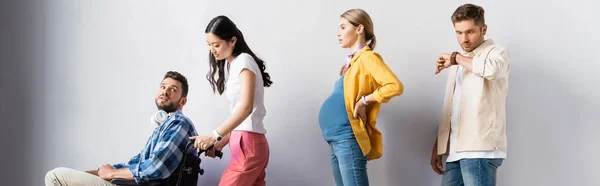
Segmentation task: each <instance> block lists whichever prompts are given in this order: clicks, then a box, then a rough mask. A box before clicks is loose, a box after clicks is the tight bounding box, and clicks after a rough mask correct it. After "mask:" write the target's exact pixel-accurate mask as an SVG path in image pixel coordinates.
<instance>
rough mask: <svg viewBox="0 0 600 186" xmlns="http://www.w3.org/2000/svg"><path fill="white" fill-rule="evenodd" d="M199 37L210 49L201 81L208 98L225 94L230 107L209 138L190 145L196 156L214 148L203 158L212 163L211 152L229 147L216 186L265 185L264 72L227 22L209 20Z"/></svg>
mask: <svg viewBox="0 0 600 186" xmlns="http://www.w3.org/2000/svg"><path fill="white" fill-rule="evenodd" d="M205 33H206V41H207V43H208V46H209V47H210V52H209V61H210V72H209V73H208V74H207V75H206V78H207V79H208V81H209V83H210V84H211V86H212V89H213V92H215V93H219V94H220V95H222V94H223V93H225V95H226V96H227V99H229V101H230V102H231V105H230V107H229V108H230V111H231V116H229V118H228V119H227V120H225V122H223V123H222V124H221V125H219V127H217V128H216V129H214V130H213V132H212V133H211V134H209V135H206V136H196V137H192V138H194V139H196V141H195V144H194V145H195V147H197V148H199V149H202V150H204V149H207V148H208V147H210V146H211V145H214V147H215V148H213V151H210V152H208V153H207V155H208V156H212V157H214V150H221V149H222V148H223V147H224V146H225V145H227V144H229V149H230V153H231V161H230V162H229V165H228V167H227V169H225V171H224V172H223V176H222V177H221V181H220V183H219V185H220V186H233V185H265V184H266V183H265V176H266V173H265V169H266V167H267V164H268V161H269V145H268V143H267V138H266V137H265V133H266V132H267V130H266V129H265V127H264V124H263V118H264V117H265V114H266V109H265V105H264V87H269V86H270V85H271V84H272V83H273V82H272V81H271V77H270V76H269V74H268V73H267V72H265V68H266V67H265V62H264V61H263V60H262V59H259V58H258V57H257V56H256V55H255V54H254V52H252V50H250V48H249V47H248V44H247V43H246V41H245V40H244V36H243V35H242V32H241V31H240V30H239V29H238V28H237V26H236V25H235V24H234V23H233V21H231V20H230V19H229V18H227V17H226V16H218V17H215V18H214V19H212V20H211V21H210V23H208V26H207V27H206V30H205ZM225 71H227V73H225ZM226 75H227V78H226V77H225V76H226Z"/></svg>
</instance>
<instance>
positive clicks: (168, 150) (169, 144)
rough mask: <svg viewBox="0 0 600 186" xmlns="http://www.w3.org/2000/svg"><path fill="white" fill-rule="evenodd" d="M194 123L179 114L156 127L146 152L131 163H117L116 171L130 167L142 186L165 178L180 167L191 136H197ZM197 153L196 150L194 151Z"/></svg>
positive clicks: (178, 112) (143, 151)
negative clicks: (147, 182)
mask: <svg viewBox="0 0 600 186" xmlns="http://www.w3.org/2000/svg"><path fill="white" fill-rule="evenodd" d="M197 135H198V134H197V133H196V129H195V128H194V125H193V124H192V122H191V121H190V120H189V119H188V118H187V117H185V116H184V115H183V113H182V112H181V111H179V110H178V111H177V112H176V113H174V114H173V115H172V116H170V117H169V118H168V119H167V120H166V121H165V122H164V123H163V124H161V125H160V126H158V127H156V129H154V132H153V133H152V135H151V136H150V139H148V141H147V142H146V146H145V147H144V149H142V151H141V152H140V153H139V154H137V155H135V156H134V157H133V158H131V159H130V160H129V162H127V163H121V164H115V165H113V167H114V168H115V169H120V168H129V170H130V171H131V173H132V174H133V179H134V180H135V182H137V183H138V184H141V183H144V182H146V181H149V180H157V179H165V178H167V177H169V176H170V175H171V173H173V172H174V171H175V169H176V168H177V166H179V163H180V162H181V160H182V158H183V156H184V154H185V152H186V151H185V149H184V148H185V145H187V143H188V142H189V141H190V140H189V137H191V136H197ZM194 152H195V151H194Z"/></svg>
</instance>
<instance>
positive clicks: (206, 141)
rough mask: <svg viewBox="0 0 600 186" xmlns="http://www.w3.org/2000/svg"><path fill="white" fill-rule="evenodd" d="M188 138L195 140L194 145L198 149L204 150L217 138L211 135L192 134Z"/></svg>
mask: <svg viewBox="0 0 600 186" xmlns="http://www.w3.org/2000/svg"><path fill="white" fill-rule="evenodd" d="M190 139H193V140H196V141H195V142H194V147H196V148H197V149H200V150H206V149H208V147H210V146H211V145H214V144H215V142H217V139H216V138H215V137H214V136H212V135H208V136H192V137H190Z"/></svg>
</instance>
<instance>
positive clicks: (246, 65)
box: [225, 53, 267, 134]
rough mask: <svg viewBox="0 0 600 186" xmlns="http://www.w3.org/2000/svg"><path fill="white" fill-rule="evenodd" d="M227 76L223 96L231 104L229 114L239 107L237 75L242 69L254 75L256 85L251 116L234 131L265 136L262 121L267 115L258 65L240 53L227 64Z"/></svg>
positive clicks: (265, 131)
mask: <svg viewBox="0 0 600 186" xmlns="http://www.w3.org/2000/svg"><path fill="white" fill-rule="evenodd" d="M229 65H230V66H229V75H228V78H227V83H226V84H225V86H226V90H225V95H226V96H227V99H229V101H230V102H231V105H230V106H229V110H230V111H231V113H233V112H235V110H237V109H238V107H239V106H240V105H239V103H240V93H241V89H240V88H241V87H240V78H239V75H240V73H241V72H242V70H244V69H248V70H250V71H251V72H253V73H254V75H256V85H255V89H254V91H255V93H254V106H253V107H252V114H250V116H248V118H246V119H245V120H244V121H243V122H242V123H241V124H240V125H239V126H238V127H236V128H235V129H234V130H242V131H250V132H256V133H261V134H265V133H267V129H265V126H264V124H263V119H264V118H265V115H266V114H267V110H266V109H265V104H264V87H263V79H262V73H261V72H260V68H259V67H258V64H256V62H255V61H254V58H252V56H250V55H249V54H247V53H241V54H240V55H238V56H237V57H236V58H234V59H233V61H232V62H231V63H230V64H229Z"/></svg>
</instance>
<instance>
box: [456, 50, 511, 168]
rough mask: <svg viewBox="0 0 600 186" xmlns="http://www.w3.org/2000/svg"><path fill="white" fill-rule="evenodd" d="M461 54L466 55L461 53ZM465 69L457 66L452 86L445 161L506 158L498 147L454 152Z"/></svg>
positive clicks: (504, 153)
mask: <svg viewBox="0 0 600 186" xmlns="http://www.w3.org/2000/svg"><path fill="white" fill-rule="evenodd" d="M463 55H468V54H465V53H463ZM464 73H465V70H464V68H463V67H462V66H460V65H459V66H458V72H456V85H455V86H454V97H453V98H452V100H453V101H452V115H451V116H450V151H449V153H448V158H447V159H446V161H447V162H454V161H458V160H461V159H464V158H490V159H493V158H503V159H506V152H503V151H501V150H499V149H496V150H494V151H469V152H456V140H457V138H458V132H459V131H458V130H459V127H458V114H459V110H458V109H460V100H461V86H462V77H463V75H464Z"/></svg>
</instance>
